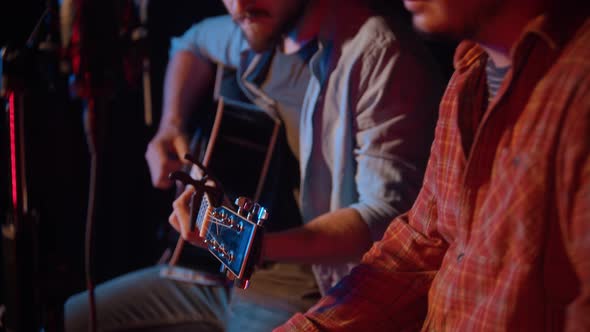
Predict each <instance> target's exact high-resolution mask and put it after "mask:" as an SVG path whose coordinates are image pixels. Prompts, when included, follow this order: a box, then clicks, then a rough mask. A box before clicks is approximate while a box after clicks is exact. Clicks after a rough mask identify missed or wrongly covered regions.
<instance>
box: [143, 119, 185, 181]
mask: <svg viewBox="0 0 590 332" xmlns="http://www.w3.org/2000/svg"><path fill="white" fill-rule="evenodd" d="M188 151H189V146H188V139H187V138H186V136H185V135H184V134H183V133H182V132H181V131H180V130H179V129H177V128H175V127H172V126H166V127H160V129H159V130H158V132H157V133H156V135H155V136H154V138H152V140H151V141H150V143H149V144H148V147H147V150H146V152H145V159H146V161H147V163H148V167H149V169H150V175H151V178H152V184H153V185H154V187H156V188H159V189H168V188H170V187H171V186H172V181H171V180H169V179H168V174H169V173H170V172H172V171H177V170H179V169H180V168H181V167H182V165H183V163H184V162H183V160H182V158H183V156H184V155H185V154H186V153H187V152H188Z"/></svg>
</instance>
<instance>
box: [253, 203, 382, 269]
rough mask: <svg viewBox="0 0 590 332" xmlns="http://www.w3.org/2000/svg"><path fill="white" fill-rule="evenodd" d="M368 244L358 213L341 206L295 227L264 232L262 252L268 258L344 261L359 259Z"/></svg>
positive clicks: (273, 259)
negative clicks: (275, 231) (281, 230)
mask: <svg viewBox="0 0 590 332" xmlns="http://www.w3.org/2000/svg"><path fill="white" fill-rule="evenodd" d="M371 244H372V240H371V235H370V233H369V228H368V226H367V224H366V223H365V222H364V221H363V219H362V218H361V216H360V214H359V213H358V212H357V211H356V210H355V209H352V208H345V209H340V210H336V211H333V212H330V213H326V214H323V215H321V216H319V217H317V218H315V219H314V220H312V221H310V222H309V223H307V224H306V225H304V226H301V227H298V228H295V229H291V230H287V231H284V232H278V233H267V234H266V237H265V239H264V244H263V255H264V258H265V259H266V260H272V261H286V262H297V263H327V262H329V263H344V262H349V261H351V260H360V257H361V256H362V255H363V254H364V253H365V252H366V251H367V250H368V249H369V248H370V246H371Z"/></svg>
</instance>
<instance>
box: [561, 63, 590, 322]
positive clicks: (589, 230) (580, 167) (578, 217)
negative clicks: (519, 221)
mask: <svg viewBox="0 0 590 332" xmlns="http://www.w3.org/2000/svg"><path fill="white" fill-rule="evenodd" d="M574 75H575V74H574ZM574 75H572V76H574ZM585 75H586V77H588V76H587V75H588V74H587V72H586V74H585ZM571 100H572V104H571V105H570V114H569V116H568V119H567V120H566V121H565V126H564V128H563V129H562V133H563V139H562V142H563V143H562V144H561V146H562V147H563V149H562V151H564V152H563V153H561V154H560V155H559V157H558V165H557V176H556V178H557V179H558V182H557V193H559V195H558V200H559V203H558V206H559V207H560V224H561V225H560V226H561V229H562V234H564V235H565V238H564V243H565V246H566V251H567V253H568V256H569V258H570V261H571V263H572V265H573V268H574V270H575V272H576V275H577V277H578V280H579V282H580V287H579V293H578V296H577V298H576V299H575V300H574V301H573V302H572V303H571V304H570V305H569V307H568V309H567V316H566V329H565V331H568V332H574V331H590V314H589V313H590V255H589V253H590V80H588V79H587V78H586V79H585V82H583V83H581V84H580V89H578V91H577V93H576V96H575V97H574V98H571Z"/></svg>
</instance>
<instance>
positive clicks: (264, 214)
mask: <svg viewBox="0 0 590 332" xmlns="http://www.w3.org/2000/svg"><path fill="white" fill-rule="evenodd" d="M268 216H269V215H268V211H267V210H266V209H265V208H263V207H262V206H260V208H259V209H258V213H257V217H258V220H257V221H256V224H258V226H262V224H264V223H265V222H266V221H267V220H268Z"/></svg>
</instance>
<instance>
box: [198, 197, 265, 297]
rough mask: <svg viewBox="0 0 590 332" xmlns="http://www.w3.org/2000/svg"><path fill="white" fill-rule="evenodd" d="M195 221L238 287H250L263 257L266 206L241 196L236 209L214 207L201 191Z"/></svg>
mask: <svg viewBox="0 0 590 332" xmlns="http://www.w3.org/2000/svg"><path fill="white" fill-rule="evenodd" d="M201 196H202V197H201V200H200V201H201V202H200V206H199V207H198V210H196V211H195V212H196V213H195V220H194V222H195V224H196V226H197V227H198V228H199V231H200V236H201V237H202V238H203V239H204V241H205V244H206V245H207V248H208V249H209V251H210V252H211V254H213V256H215V257H216V258H217V259H218V260H219V261H220V262H221V263H222V264H223V266H224V267H225V269H226V274H227V276H228V277H229V278H230V279H235V281H236V282H235V284H236V286H238V287H240V288H247V287H248V280H249V279H250V276H251V275H252V272H253V271H254V267H255V266H256V264H257V263H258V260H259V258H260V254H261V252H260V250H261V246H260V244H261V241H262V225H263V223H264V222H265V221H266V220H267V219H268V212H267V211H266V209H265V208H263V207H262V206H260V205H259V204H257V203H254V202H252V201H251V200H249V199H248V198H245V197H239V198H238V199H236V201H235V205H236V208H232V207H230V206H227V205H219V206H214V205H213V204H211V201H210V199H209V195H207V194H202V195H201Z"/></svg>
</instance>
